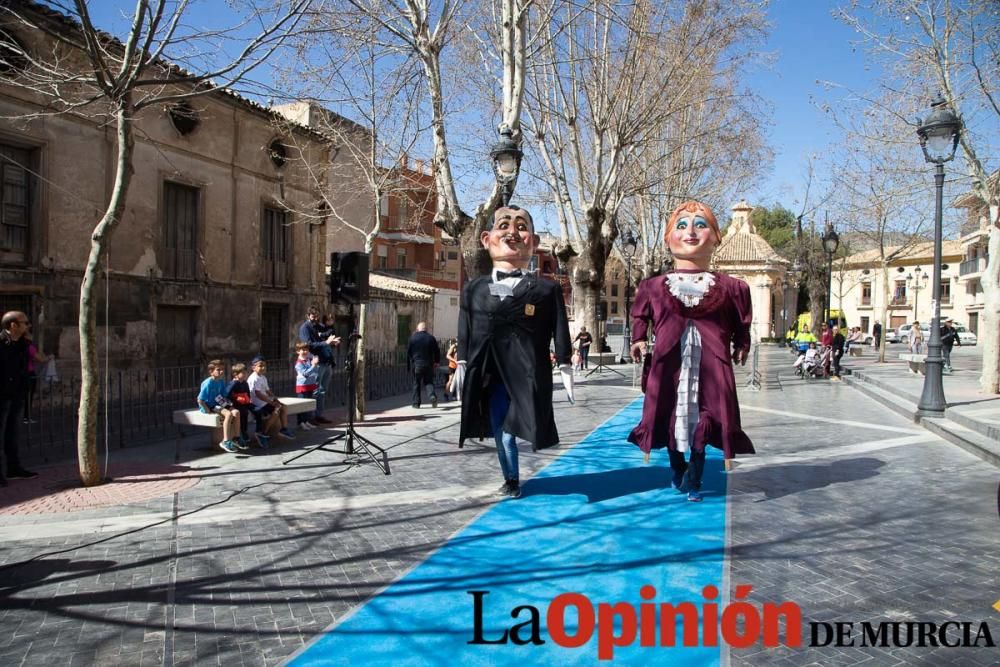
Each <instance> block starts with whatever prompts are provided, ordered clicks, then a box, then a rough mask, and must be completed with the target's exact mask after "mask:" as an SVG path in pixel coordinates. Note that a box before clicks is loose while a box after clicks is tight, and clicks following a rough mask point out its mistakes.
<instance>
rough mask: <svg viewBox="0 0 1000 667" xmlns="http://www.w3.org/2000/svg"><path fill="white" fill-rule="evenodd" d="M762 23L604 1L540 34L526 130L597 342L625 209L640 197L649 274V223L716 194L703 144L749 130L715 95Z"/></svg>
mask: <svg viewBox="0 0 1000 667" xmlns="http://www.w3.org/2000/svg"><path fill="white" fill-rule="evenodd" d="M762 20H763V17H762V14H761V13H760V8H759V7H758V6H756V5H753V4H752V3H743V2H733V3H720V2H712V1H707V0H706V1H703V2H702V1H699V2H687V3H680V2H678V3H670V2H668V3H656V2H651V1H649V0H643V1H641V2H638V3H619V2H616V1H615V0H601V1H599V2H594V3H589V4H587V5H585V6H581V5H575V4H566V5H563V6H562V7H561V9H560V12H559V14H558V15H557V17H556V19H555V20H554V21H553V22H551V23H550V25H549V26H548V31H549V34H548V38H547V39H546V40H544V41H543V43H542V44H543V46H544V49H543V51H542V54H540V57H539V58H538V59H537V60H536V61H535V62H533V63H532V66H531V69H530V83H529V100H528V111H527V112H526V125H525V127H526V128H527V132H528V134H529V135H530V137H531V138H532V140H533V142H534V143H535V145H536V146H537V149H538V153H539V156H540V158H541V161H542V163H543V166H544V167H543V168H544V173H545V176H544V179H545V182H546V183H547V184H548V187H549V189H550V191H551V193H552V196H553V198H554V199H555V200H556V202H557V204H558V208H557V212H558V218H559V226H560V232H561V236H562V246H563V247H562V248H561V249H560V251H559V252H560V254H561V255H562V256H563V257H564V258H565V259H566V260H568V265H569V268H570V274H571V280H572V282H573V300H574V307H573V310H574V312H575V313H576V314H577V315H576V317H577V318H578V319H582V320H583V322H582V323H585V324H587V325H588V326H591V327H592V328H593V329H594V330H597V328H596V325H597V322H596V310H597V300H598V295H599V293H600V290H601V287H602V285H603V281H604V267H605V262H606V261H607V258H608V256H609V254H610V253H611V249H612V247H613V245H614V243H615V239H616V238H617V236H618V234H619V215H620V213H622V210H623V209H622V207H623V204H624V202H625V201H627V200H629V199H630V198H631V197H636V196H639V197H640V201H639V203H638V204H634V205H633V206H632V207H631V209H630V211H631V215H628V214H626V219H629V218H630V219H631V221H632V223H633V224H636V225H637V229H638V230H639V231H640V238H641V239H642V243H641V246H642V247H643V248H644V253H643V255H644V256H645V259H644V260H641V261H642V263H643V264H644V265H645V266H647V268H651V267H652V266H653V264H654V263H655V261H656V260H655V259H654V257H655V253H654V251H653V248H654V247H655V246H656V244H657V240H655V239H654V238H653V228H654V226H655V225H656V224H657V223H655V222H654V219H655V217H656V215H657V214H660V213H662V211H664V210H669V207H670V204H673V203H676V202H677V201H679V200H680V199H681V198H685V197H689V196H696V195H699V194H703V193H704V192H706V191H707V192H710V193H711V192H715V193H720V191H721V189H713V188H712V187H711V185H710V184H709V181H708V178H707V176H708V175H709V174H710V173H711V171H710V165H711V159H712V158H717V157H718V153H715V152H714V151H713V150H712V148H711V146H712V142H713V141H715V140H717V139H719V137H720V130H722V129H723V127H724V125H725V121H732V120H733V119H734V118H742V119H746V117H745V116H743V115H742V114H741V113H739V111H740V109H741V107H740V106H739V105H738V104H736V103H735V102H734V100H737V99H739V98H741V97H744V96H745V94H744V93H742V92H740V91H739V89H738V87H733V88H729V89H727V88H726V87H725V86H724V85H723V83H724V82H727V81H731V79H730V78H729V77H731V76H733V75H734V73H735V72H737V71H739V70H740V68H741V67H742V65H743V64H744V63H745V62H746V59H747V57H748V56H747V53H748V52H749V51H748V50H746V49H744V48H740V47H745V46H746V45H747V43H748V42H750V41H752V40H753V39H754V38H756V37H757V36H759V35H760V34H761V33H760V31H761V29H762ZM737 45H739V46H737ZM734 53H738V54H739V55H734ZM730 110H732V111H733V113H729V111H730ZM743 125H744V126H745V127H750V126H752V123H750V122H748V123H745V124H743ZM734 157H735V156H734ZM737 159H738V158H737ZM643 197H645V199H643ZM664 197H665V199H664Z"/></svg>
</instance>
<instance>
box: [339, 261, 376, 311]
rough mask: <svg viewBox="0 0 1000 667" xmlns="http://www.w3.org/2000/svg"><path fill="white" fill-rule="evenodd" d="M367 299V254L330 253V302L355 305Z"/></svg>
mask: <svg viewBox="0 0 1000 667" xmlns="http://www.w3.org/2000/svg"><path fill="white" fill-rule="evenodd" d="M367 301H368V255H367V254H366V253H363V252H335V253H332V254H331V255H330V303H342V304H346V305H350V306H356V305H358V304H361V303H365V302H367Z"/></svg>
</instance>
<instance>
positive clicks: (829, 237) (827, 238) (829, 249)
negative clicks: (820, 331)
mask: <svg viewBox="0 0 1000 667" xmlns="http://www.w3.org/2000/svg"><path fill="white" fill-rule="evenodd" d="M822 240H823V251H824V252H825V253H826V315H825V316H824V317H825V318H826V320H829V318H830V315H831V311H832V310H833V256H834V254H836V252H837V248H839V247H840V235H839V234H837V232H835V231H834V229H833V225H831V224H830V223H829V222H828V223H826V233H825V234H823V237H822ZM831 328H832V327H831Z"/></svg>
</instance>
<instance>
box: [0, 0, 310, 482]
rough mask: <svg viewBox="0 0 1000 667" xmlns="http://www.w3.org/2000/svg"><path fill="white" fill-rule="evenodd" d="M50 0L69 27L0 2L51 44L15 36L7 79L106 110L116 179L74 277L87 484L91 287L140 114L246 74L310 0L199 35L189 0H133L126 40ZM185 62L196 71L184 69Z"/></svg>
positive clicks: (61, 103) (81, 110) (95, 384)
mask: <svg viewBox="0 0 1000 667" xmlns="http://www.w3.org/2000/svg"><path fill="white" fill-rule="evenodd" d="M50 4H51V5H52V6H54V7H55V8H56V9H57V10H58V11H61V12H63V13H65V15H66V16H69V17H70V18H71V20H72V21H73V22H74V25H72V26H71V27H68V26H67V25H66V23H65V22H64V21H62V20H60V19H59V18H56V17H53V16H52V15H51V14H49V13H47V12H39V11H38V8H37V6H35V5H33V3H28V2H20V1H17V0H10V1H6V2H3V3H2V4H0V21H3V23H4V24H6V25H8V26H16V27H17V28H19V29H22V30H34V31H39V33H41V34H44V35H46V37H48V38H49V39H50V40H51V43H52V45H53V47H52V49H51V50H47V51H46V50H39V51H32V50H30V49H22V48H19V47H18V46H17V42H14V41H10V42H7V44H8V46H7V48H8V51H7V54H8V57H11V56H13V57H16V58H18V59H19V60H20V62H21V64H22V67H21V68H20V71H19V74H18V76H16V77H14V78H12V79H11V80H10V82H11V83H12V84H13V85H16V86H19V87H21V88H23V89H25V90H26V91H28V92H29V94H31V95H34V96H36V97H37V99H38V100H39V101H40V104H41V105H43V106H42V107H40V111H39V112H38V113H37V114H36V115H39V116H40V115H46V114H55V113H61V114H86V115H88V116H91V117H95V116H98V117H102V118H104V119H106V122H107V123H108V124H109V125H110V126H112V127H114V128H115V133H116V138H117V157H116V162H115V166H114V186H113V188H112V190H111V194H110V197H109V199H108V202H107V206H106V207H105V209H104V214H103V215H102V216H101V219H100V220H99V221H98V222H97V224H96V225H95V227H94V231H93V234H92V235H91V244H90V254H89V257H88V260H87V264H86V268H85V270H84V274H83V280H82V281H81V284H80V315H79V332H80V367H81V383H80V407H79V423H78V427H77V450H78V458H79V467H80V478H81V480H82V482H83V484H84V485H86V486H93V485H96V484H99V483H100V482H101V481H102V480H101V476H100V469H99V466H98V463H97V407H98V400H99V396H98V394H99V389H100V387H99V375H98V359H97V347H98V341H97V308H96V302H95V288H96V285H97V281H98V278H99V276H100V267H101V261H102V255H103V254H104V253H105V251H106V248H107V247H108V243H109V242H110V240H111V238H112V236H113V234H114V232H115V231H116V229H117V228H118V226H119V223H120V222H121V219H122V213H123V211H124V209H125V201H126V198H127V196H128V192H129V184H130V182H131V179H132V174H133V171H134V166H133V148H134V143H135V138H134V133H135V123H136V118H137V117H138V116H139V115H140V114H141V113H142V111H143V110H144V109H147V108H149V107H155V106H159V105H163V104H166V103H169V102H177V101H179V100H185V99H190V98H193V97H196V96H199V95H206V94H211V93H213V92H215V91H217V90H218V89H219V88H220V87H222V86H232V85H235V84H236V83H237V82H239V81H241V80H242V79H244V78H245V77H246V76H247V75H248V74H249V73H250V72H251V71H252V70H253V69H254V68H255V67H257V66H259V65H260V64H261V63H262V62H264V61H265V60H267V58H268V57H270V56H271V55H272V54H273V53H274V52H275V51H276V50H277V49H278V48H279V47H280V46H281V44H282V43H283V41H284V40H285V38H286V37H287V36H288V35H289V34H290V33H291V32H293V31H294V30H295V28H296V26H297V24H298V22H299V19H300V17H301V15H302V12H303V10H304V9H305V8H306V6H307V5H308V0H291V1H290V2H280V3H278V4H277V5H276V6H271V7H268V8H259V7H256V6H254V5H253V4H252V3H245V6H244V19H243V21H242V22H240V23H238V24H237V25H234V26H233V27H232V28H230V29H228V30H212V31H204V32H197V31H192V30H191V29H190V28H189V27H188V26H187V25H186V24H185V22H184V18H185V15H186V12H187V9H188V4H189V3H188V1H187V0H180V1H179V2H170V1H168V0H137V1H136V4H135V9H134V11H133V14H132V17H131V20H130V27H129V29H128V34H127V35H126V37H125V39H124V41H119V40H117V39H115V38H114V37H112V36H110V35H108V34H107V33H105V32H102V31H101V30H99V29H98V28H97V27H96V26H94V24H93V22H92V21H91V18H90V11H89V8H88V3H87V2H85V0H75V1H74V2H71V3H63V2H53V3H50ZM250 25H255V26H265V27H264V28H263V29H260V30H254V34H255V36H252V37H250V38H245V37H241V35H244V34H245V32H246V30H247V26H250ZM225 40H236V41H238V42H239V44H240V46H239V47H238V48H237V49H236V51H235V53H228V49H223V48H220V45H221V44H222V43H223V41H225ZM213 47H214V49H213ZM212 53H214V54H218V56H219V60H213V59H212V57H211V55H210V54H212ZM167 58H170V60H169V61H168V60H167ZM188 64H193V65H195V66H196V68H197V69H200V70H201V71H202V73H200V74H194V73H191V72H189V71H186V70H185V69H183V68H182V66H184V65H188ZM209 64H210V65H211V66H208V67H201V66H202V65H209ZM21 120H28V118H25V117H22V118H21Z"/></svg>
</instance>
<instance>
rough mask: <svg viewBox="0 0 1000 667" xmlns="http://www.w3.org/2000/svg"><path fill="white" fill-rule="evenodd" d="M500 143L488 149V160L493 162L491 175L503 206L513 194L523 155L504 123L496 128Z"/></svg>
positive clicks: (511, 131) (508, 127) (508, 126)
mask: <svg viewBox="0 0 1000 667" xmlns="http://www.w3.org/2000/svg"><path fill="white" fill-rule="evenodd" d="M498 131H499V132H500V141H498V142H497V143H496V144H494V145H493V148H492V149H490V158H491V159H492V160H493V175H494V177H496V179H497V185H499V186H500V201H501V203H502V204H503V205H504V206H507V204H509V203H510V198H511V196H512V195H513V194H514V186H515V185H516V184H517V175H518V172H519V171H520V170H521V158H522V157H524V153H522V152H521V148H520V146H519V145H518V143H517V142H516V141H514V132H513V130H511V129H510V125H507V123H504V124H503V125H501V126H500V127H499V128H498Z"/></svg>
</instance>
